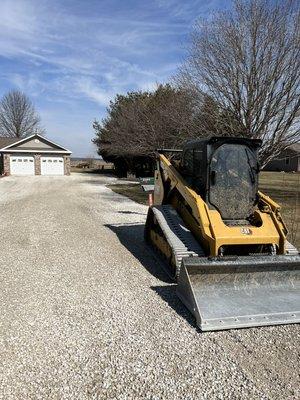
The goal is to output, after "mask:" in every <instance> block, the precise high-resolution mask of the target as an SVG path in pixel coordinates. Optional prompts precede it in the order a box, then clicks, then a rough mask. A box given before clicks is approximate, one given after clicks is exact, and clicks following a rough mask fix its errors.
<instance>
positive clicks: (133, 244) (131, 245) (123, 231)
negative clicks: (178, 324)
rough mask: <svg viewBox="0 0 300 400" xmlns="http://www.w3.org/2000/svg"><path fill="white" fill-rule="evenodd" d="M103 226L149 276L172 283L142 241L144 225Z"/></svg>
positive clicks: (155, 257) (160, 263)
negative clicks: (114, 235) (116, 238)
mask: <svg viewBox="0 0 300 400" xmlns="http://www.w3.org/2000/svg"><path fill="white" fill-rule="evenodd" d="M104 226H105V227H107V228H109V229H110V230H111V231H113V232H114V233H115V234H116V235H117V237H118V239H119V240H120V242H121V243H122V245H123V246H125V247H126V248H127V250H129V251H130V253H131V254H132V255H133V256H134V257H135V258H136V259H137V260H139V262H140V263H141V264H142V265H143V267H144V268H146V270H147V271H149V272H150V274H152V275H153V276H155V278H157V279H159V280H161V281H163V282H166V283H173V282H172V280H171V279H170V278H169V277H168V275H167V273H166V272H165V271H164V270H163V267H162V262H161V261H160V260H159V259H158V257H157V256H156V255H155V254H154V252H153V251H152V249H151V248H150V247H149V246H148V245H147V244H146V243H145V241H144V224H141V223H136V224H134V223H133V224H130V223H129V224H106V225H104ZM174 295H175V294H174ZM175 296H176V295H175Z"/></svg>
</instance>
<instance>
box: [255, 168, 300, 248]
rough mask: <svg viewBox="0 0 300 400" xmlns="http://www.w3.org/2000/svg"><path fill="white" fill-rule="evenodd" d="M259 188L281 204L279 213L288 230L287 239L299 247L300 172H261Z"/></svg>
mask: <svg viewBox="0 0 300 400" xmlns="http://www.w3.org/2000/svg"><path fill="white" fill-rule="evenodd" d="M259 188H260V190H261V191H262V192H263V193H265V194H267V195H268V196H270V197H271V198H272V199H273V200H274V201H276V202H277V203H278V204H279V205H281V207H282V209H281V214H282V216H283V218H284V221H285V222H286V224H287V226H288V229H289V231H290V234H289V240H290V242H292V243H293V244H295V245H296V246H297V247H298V248H299V247H300V174H291V173H284V172H262V173H261V174H260V180H259Z"/></svg>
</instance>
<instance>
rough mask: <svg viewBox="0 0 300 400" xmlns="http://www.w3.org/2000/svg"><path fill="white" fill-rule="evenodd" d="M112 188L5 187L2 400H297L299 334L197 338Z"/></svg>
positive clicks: (141, 209) (14, 180) (137, 215)
mask: <svg viewBox="0 0 300 400" xmlns="http://www.w3.org/2000/svg"><path fill="white" fill-rule="evenodd" d="M114 182H116V180H115V179H114V178H110V177H103V176H91V175H86V174H74V175H72V176H71V177H7V178H4V179H1V180H0V210H1V214H0V215H1V226H2V238H1V239H2V240H1V246H0V262H1V270H0V312H1V315H0V322H1V326H0V360H1V365H0V379H1V380H0V398H1V399H5V400H8V399H22V400H24V399H120V400H121V399H122V400H123V399H124V400H125V399H151V400H156V399H172V400H173V399H184V400H189V399H197V400H198V399H296V398H299V397H300V393H299V387H300V379H299V364H300V362H299V344H300V329H299V326H297V325H289V326H276V327H263V328H252V329H243V330H231V331H224V332H208V333H201V332H199V330H198V329H197V328H196V326H195V323H194V320H193V317H192V316H191V315H190V314H189V312H188V311H187V310H186V309H185V307H184V306H183V305H182V304H181V303H180V301H179V300H178V299H177V297H176V295H175V286H174V284H172V283H171V282H169V281H168V278H167V277H166V275H165V274H164V272H163V271H162V268H161V265H160V261H159V260H158V259H157V258H156V257H155V255H154V254H153V253H152V251H151V249H149V248H148V247H147V246H146V245H145V244H144V241H143V224H144V222H145V217H146V212H147V207H145V206H143V205H139V204H136V203H134V202H132V201H131V200H129V199H127V198H125V197H123V196H120V195H118V194H116V193H113V192H112V191H111V190H110V189H108V188H107V187H106V185H107V184H111V183H114Z"/></svg>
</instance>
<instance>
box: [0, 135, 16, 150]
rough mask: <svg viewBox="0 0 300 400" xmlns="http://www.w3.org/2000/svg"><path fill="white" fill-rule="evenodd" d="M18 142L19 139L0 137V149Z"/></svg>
mask: <svg viewBox="0 0 300 400" xmlns="http://www.w3.org/2000/svg"><path fill="white" fill-rule="evenodd" d="M19 140H20V138H11V137H0V149H2V148H3V147H6V146H9V145H10V144H13V143H17V142H18V141H19Z"/></svg>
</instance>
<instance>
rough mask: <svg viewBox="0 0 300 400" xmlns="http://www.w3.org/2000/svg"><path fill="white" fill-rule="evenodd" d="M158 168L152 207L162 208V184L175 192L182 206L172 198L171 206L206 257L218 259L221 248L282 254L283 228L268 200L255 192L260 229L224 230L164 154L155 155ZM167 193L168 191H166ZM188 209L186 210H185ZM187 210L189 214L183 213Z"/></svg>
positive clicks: (277, 208)
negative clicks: (272, 248)
mask: <svg viewBox="0 0 300 400" xmlns="http://www.w3.org/2000/svg"><path fill="white" fill-rule="evenodd" d="M158 163H159V167H160V168H158V169H157V170H156V172H155V188H154V204H156V205H159V204H162V202H163V199H164V195H165V193H164V191H165V189H164V188H165V186H166V181H168V184H169V187H170V188H171V189H174V188H176V190H177V191H178V192H179V193H180V195H181V196H182V198H183V199H184V202H182V201H178V198H176V197H174V198H173V200H172V206H173V207H174V208H175V209H176V210H177V212H178V213H179V214H180V215H181V217H182V218H183V220H184V222H185V223H186V225H187V226H188V227H189V229H191V231H192V232H194V234H195V236H196V238H197V239H198V240H199V241H200V242H201V244H202V245H203V246H204V248H205V249H206V251H207V253H208V255H210V256H218V254H219V249H220V247H221V246H224V245H262V244H274V245H276V246H277V248H278V254H285V238H286V235H287V232H288V231H287V228H286V225H285V223H284V222H283V219H282V217H281V215H280V206H279V205H278V204H277V203H276V202H274V201H273V200H272V199H271V198H270V197H268V196H266V195H264V194H263V193H261V192H259V193H258V195H259V205H260V207H261V208H262V209H259V208H258V209H257V210H256V211H255V213H256V218H257V220H260V221H261V223H260V226H259V227H257V226H251V227H250V228H249V227H242V226H227V225H225V223H224V222H223V220H222V218H221V215H220V213H219V212H218V211H217V210H210V209H209V208H208V206H207V204H206V203H205V202H204V200H203V199H202V198H201V196H200V195H198V194H197V193H196V192H195V191H194V190H192V189H191V188H189V187H188V185H187V184H186V182H185V181H184V179H183V177H182V176H181V175H180V173H179V172H178V171H177V170H176V168H175V167H174V166H173V165H172V164H171V162H170V161H169V160H168V158H167V157H166V156H165V155H164V154H159V161H158ZM169 190H170V189H169ZM186 206H188V208H187V207H186ZM187 209H189V210H190V211H187Z"/></svg>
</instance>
